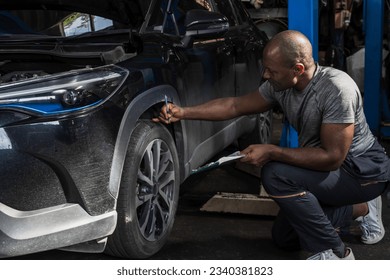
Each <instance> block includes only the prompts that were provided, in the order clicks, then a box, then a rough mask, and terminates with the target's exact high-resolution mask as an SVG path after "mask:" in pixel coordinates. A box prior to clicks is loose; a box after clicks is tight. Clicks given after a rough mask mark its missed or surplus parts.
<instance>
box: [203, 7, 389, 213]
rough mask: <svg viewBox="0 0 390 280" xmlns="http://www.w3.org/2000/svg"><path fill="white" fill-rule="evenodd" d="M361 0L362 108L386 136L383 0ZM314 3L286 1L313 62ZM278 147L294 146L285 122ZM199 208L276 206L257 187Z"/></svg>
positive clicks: (274, 209)
mask: <svg viewBox="0 0 390 280" xmlns="http://www.w3.org/2000/svg"><path fill="white" fill-rule="evenodd" d="M363 1H364V5H365V6H364V24H365V25H364V26H365V61H369V62H370V63H366V64H365V79H364V80H365V83H364V110H365V115H366V119H367V122H368V124H369V126H370V128H371V130H372V132H373V133H374V135H376V136H378V137H390V109H389V104H388V99H387V95H386V93H385V92H384V90H383V89H382V83H381V79H382V45H383V44H382V40H383V39H382V34H383V22H384V20H383V19H384V0H370V1H368V0H363ZM318 2H319V1H312V0H294V1H292V0H289V2H288V28H289V29H294V30H299V31H301V32H302V33H303V34H305V35H306V36H307V37H308V38H309V40H310V41H311V43H312V45H313V56H314V59H315V60H316V61H317V60H318V32H317V30H318V14H319V10H318V9H319V3H318ZM368 2H369V4H368ZM381 103H382V105H381ZM381 106H382V108H381ZM381 109H382V110H381ZM383 120H387V121H388V122H384V121H383ZM280 146H284V147H291V148H296V147H298V136H297V132H296V131H295V130H294V129H293V128H292V127H291V126H290V125H288V124H286V123H284V125H283V128H282V133H281V139H280ZM237 167H238V168H239V169H242V170H244V171H247V172H249V173H251V174H253V175H255V176H258V177H259V171H258V170H257V171H255V172H251V168H250V167H245V168H242V167H240V164H237ZM248 170H249V171H248ZM201 210H202V211H209V212H225V213H239V214H253V215H265V216H275V215H277V213H278V211H279V208H278V206H277V205H276V203H275V202H274V201H273V200H272V199H270V198H269V197H268V194H267V193H266V192H265V191H264V190H263V188H262V187H261V186H260V194H259V195H253V194H240V193H218V194H216V195H214V196H213V197H212V198H211V199H210V200H209V201H207V202H206V203H205V204H204V205H203V207H202V208H201Z"/></svg>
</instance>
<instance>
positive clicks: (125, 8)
mask: <svg viewBox="0 0 390 280" xmlns="http://www.w3.org/2000/svg"><path fill="white" fill-rule="evenodd" d="M148 3H150V1H148V0H0V9H1V10H29V9H45V10H63V11H78V12H83V13H87V14H92V15H97V16H101V17H104V18H108V19H112V20H115V21H117V22H121V23H123V24H127V25H131V26H133V27H136V26H139V25H140V24H141V23H142V22H143V20H144V17H145V14H146V11H147V6H148Z"/></svg>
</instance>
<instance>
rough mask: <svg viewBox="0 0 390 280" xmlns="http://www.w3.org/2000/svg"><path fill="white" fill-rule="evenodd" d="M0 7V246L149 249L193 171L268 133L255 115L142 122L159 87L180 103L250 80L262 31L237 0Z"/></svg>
mask: <svg viewBox="0 0 390 280" xmlns="http://www.w3.org/2000/svg"><path fill="white" fill-rule="evenodd" d="M0 7H1V9H2V10H1V11H0V23H1V24H0V166H1V168H0V170H1V171H0V243H1V244H2V245H1V246H0V256H1V257H12V256H18V255H25V254H30V253H34V252H40V251H45V250H51V249H63V250H77V251H83V252H103V251H104V252H106V253H109V254H111V255H115V256H118V257H126V258H147V257H149V256H151V255H153V254H155V253H156V252H158V251H159V250H160V249H161V248H162V246H163V245H164V244H165V243H166V241H167V239H168V237H169V233H170V231H171V229H172V226H173V223H174V217H175V212H176V208H177V203H178V196H179V186H180V185H181V183H182V182H183V181H184V180H185V179H186V178H187V177H188V176H189V174H190V172H191V170H192V169H194V168H197V167H199V166H200V165H202V164H204V163H206V162H207V161H209V160H210V159H211V158H212V157H213V156H214V155H216V154H217V153H219V152H221V151H222V150H223V149H225V148H226V147H227V146H229V145H231V144H233V143H238V142H240V143H245V142H248V141H246V140H248V139H255V141H260V142H261V141H263V142H264V141H267V139H268V134H269V124H268V123H267V122H264V116H263V115H254V116H245V117H241V118H237V119H234V120H229V121H221V122H207V121H181V122H179V123H175V124H173V125H169V126H166V125H163V124H158V123H153V122H151V121H150V120H151V118H152V117H153V116H155V115H156V114H157V113H158V111H159V109H160V108H161V106H162V104H163V103H164V100H165V98H167V99H168V101H169V102H174V103H176V104H179V105H182V106H190V105H195V104H199V103H202V102H205V101H208V100H210V99H213V98H217V97H224V96H238V95H241V94H245V93H246V92H248V91H250V90H253V89H255V88H257V87H258V86H259V83H260V74H261V52H262V49H263V46H264V43H265V40H266V37H265V36H264V35H263V34H262V33H261V32H259V31H258V30H257V29H256V27H255V26H254V25H253V23H252V22H251V20H250V19H249V17H248V14H247V13H246V12H245V10H244V9H243V8H242V6H241V3H240V1H236V0H225V1H222V0H209V1H206V0H202V1H200V0H197V1H196V0H180V1H177V0H172V1H166V0H148V1H145V0H142V1H141V0H140V1H136V0H110V1H108V0H93V1H90V0H77V1H74V0H69V1H53V0H41V1H38V0H29V1H27V0H13V1H5V0H1V1H0ZM240 139H241V140H242V141H241V140H240ZM250 141H252V140H250Z"/></svg>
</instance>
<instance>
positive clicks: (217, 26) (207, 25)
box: [185, 10, 229, 38]
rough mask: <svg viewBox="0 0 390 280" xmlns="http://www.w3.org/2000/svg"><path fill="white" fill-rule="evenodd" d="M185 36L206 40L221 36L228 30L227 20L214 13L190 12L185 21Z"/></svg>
mask: <svg viewBox="0 0 390 280" xmlns="http://www.w3.org/2000/svg"><path fill="white" fill-rule="evenodd" d="M185 27H186V33H185V35H186V36H189V37H193V38H207V37H209V36H215V35H222V34H224V33H225V32H226V31H227V30H229V21H228V19H227V18H226V17H225V16H224V15H222V14H220V13H216V12H210V11H205V10H190V11H188V12H187V14H186V19H185Z"/></svg>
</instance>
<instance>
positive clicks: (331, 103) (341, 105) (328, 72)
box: [259, 65, 375, 157]
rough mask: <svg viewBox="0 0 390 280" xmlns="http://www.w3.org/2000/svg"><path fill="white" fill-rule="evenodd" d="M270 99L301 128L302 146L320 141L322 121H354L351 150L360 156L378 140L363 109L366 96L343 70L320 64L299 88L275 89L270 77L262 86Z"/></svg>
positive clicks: (297, 127)
mask: <svg viewBox="0 0 390 280" xmlns="http://www.w3.org/2000/svg"><path fill="white" fill-rule="evenodd" d="M259 91H260V94H262V96H263V97H264V98H265V99H266V100H267V101H269V102H271V103H278V104H279V105H280V106H281V108H282V110H283V112H284V114H285V116H286V117H287V120H288V121H289V122H290V124H291V125H292V126H293V127H294V128H295V129H296V130H297V132H298V142H299V146H300V147H318V146H320V145H321V139H320V129H321V124H323V123H333V124H336V123H340V124H341V123H345V124H347V123H354V125H355V132H354V137H353V140H352V145H351V147H350V150H349V153H350V155H351V156H354V157H356V156H359V155H361V154H363V153H364V152H365V151H367V150H368V149H369V148H370V147H371V146H372V145H373V143H374V142H375V137H374V136H373V135H372V133H371V131H370V129H369V126H368V124H367V122H366V119H365V116H364V112H363V100H362V96H361V94H360V92H359V89H358V87H357V85H356V83H355V82H354V81H353V80H352V78H351V77H350V76H348V74H346V73H345V72H343V71H340V70H337V69H334V68H330V67H322V66H319V65H317V69H316V71H315V73H314V77H313V79H312V80H311V81H310V83H309V84H308V85H307V86H306V88H305V89H304V90H303V91H301V92H299V91H296V90H295V89H293V88H291V89H287V90H283V91H278V92H275V91H274V89H273V87H272V86H271V85H270V83H269V82H268V81H266V82H265V83H263V84H262V85H261V86H260V88H259Z"/></svg>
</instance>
